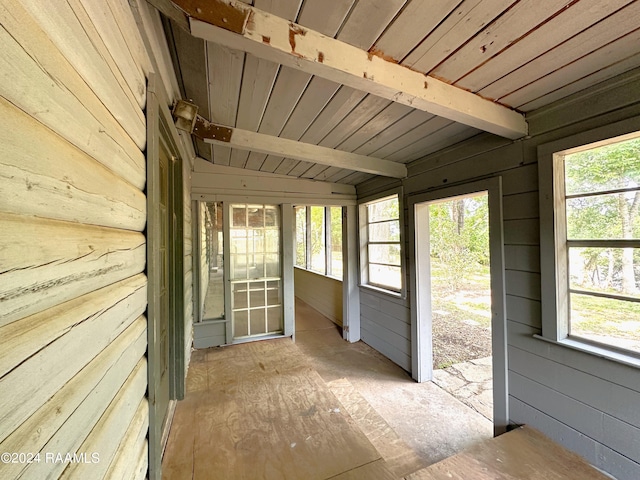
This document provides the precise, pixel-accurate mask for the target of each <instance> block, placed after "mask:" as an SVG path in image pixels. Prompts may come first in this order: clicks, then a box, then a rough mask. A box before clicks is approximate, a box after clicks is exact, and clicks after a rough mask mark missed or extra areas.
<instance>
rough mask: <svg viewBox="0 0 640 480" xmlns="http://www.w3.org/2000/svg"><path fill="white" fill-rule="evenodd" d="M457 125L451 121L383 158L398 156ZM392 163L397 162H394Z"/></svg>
mask: <svg viewBox="0 0 640 480" xmlns="http://www.w3.org/2000/svg"><path fill="white" fill-rule="evenodd" d="M431 120H433V119H431ZM431 120H429V121H431ZM425 123H427V122H425ZM455 123H456V122H453V121H451V122H449V123H447V124H445V125H443V126H442V127H440V128H437V129H435V130H434V131H432V132H429V134H428V135H425V136H424V137H422V138H419V139H417V140H416V141H414V142H411V143H410V144H408V145H404V146H403V147H402V148H399V149H398V150H396V151H394V152H392V153H390V154H389V155H386V156H385V157H383V158H385V159H388V158H389V157H390V156H392V155H395V154H396V153H398V152H399V151H401V150H404V149H406V148H409V147H411V146H413V145H415V144H416V143H418V142H422V141H423V140H425V139H428V138H429V137H431V136H432V135H435V134H436V133H438V132H439V131H440V130H443V129H445V128H449V127H450V126H451V125H454V124H455ZM392 161H395V160H392ZM403 163H404V162H403Z"/></svg>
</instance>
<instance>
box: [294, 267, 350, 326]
mask: <svg viewBox="0 0 640 480" xmlns="http://www.w3.org/2000/svg"><path fill="white" fill-rule="evenodd" d="M293 271H294V276H293V281H294V289H295V295H296V297H298V298H300V299H301V300H302V301H304V302H305V303H307V304H308V305H309V306H311V307H313V308H315V309H316V310H318V311H319V312H320V313H322V314H323V315H324V316H325V317H327V318H328V319H330V320H331V321H332V322H334V323H335V324H336V325H340V326H342V282H341V281H340V280H337V279H335V278H329V277H326V276H324V275H319V274H317V273H313V272H310V271H308V270H303V269H301V268H294V269H293Z"/></svg>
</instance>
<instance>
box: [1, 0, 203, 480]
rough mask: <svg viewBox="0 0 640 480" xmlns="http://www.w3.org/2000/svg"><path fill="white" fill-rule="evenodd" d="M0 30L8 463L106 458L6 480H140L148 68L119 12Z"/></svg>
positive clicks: (70, 10) (97, 11) (131, 24)
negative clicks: (16, 458) (12, 456)
mask: <svg viewBox="0 0 640 480" xmlns="http://www.w3.org/2000/svg"><path fill="white" fill-rule="evenodd" d="M0 23H1V24H2V28H1V29H0V76H1V81H0V143H1V144H2V149H3V154H2V156H1V158H0V224H1V225H2V228H0V451H3V452H34V453H35V452H42V455H44V454H45V452H53V453H62V454H63V455H64V454H66V453H67V452H68V453H71V454H73V453H76V452H77V453H85V454H86V455H87V458H89V459H91V458H92V457H91V454H95V455H96V457H93V458H94V460H95V459H98V460H99V461H98V462H96V463H69V462H45V461H42V462H39V463H38V462H36V463H31V464H26V463H23V464H13V463H3V464H0V477H2V478H3V479H5V478H6V479H12V478H18V477H20V476H22V478H59V477H60V478H96V479H98V478H107V477H108V478H144V477H145V476H146V474H147V463H146V462H147V443H146V437H147V432H148V419H149V417H148V411H149V405H148V402H147V398H146V390H147V363H146V358H145V353H146V350H147V319H146V317H145V311H146V308H147V278H146V276H145V273H144V271H145V262H146V239H145V234H144V231H145V228H146V219H147V212H146V198H145V194H144V190H145V179H146V173H145V162H146V160H145V153H144V151H145V148H146V145H145V142H146V119H145V113H144V109H145V101H146V78H147V75H148V74H149V71H150V68H151V67H150V59H149V57H148V56H147V53H146V49H145V46H144V44H143V41H142V38H141V35H140V34H139V31H138V29H137V27H136V21H135V19H134V17H133V14H132V11H131V9H130V7H129V3H128V2H127V1H126V0H114V1H110V2H105V3H97V2H93V1H88V0H70V1H69V2H63V3H61V4H59V5H56V8H55V9H51V8H44V5H43V4H41V3H38V2H19V1H17V0H0ZM187 171H188V170H187ZM186 205H187V206H188V207H189V208H190V202H186ZM185 213H186V212H185ZM187 218H190V217H189V216H187ZM187 231H188V232H190V229H187ZM189 254H190V250H189ZM187 264H189V263H187ZM185 273H187V272H185ZM185 313H188V312H185ZM187 351H188V350H187Z"/></svg>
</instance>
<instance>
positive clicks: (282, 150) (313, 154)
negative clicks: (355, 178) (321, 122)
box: [193, 115, 407, 178]
mask: <svg viewBox="0 0 640 480" xmlns="http://www.w3.org/2000/svg"><path fill="white" fill-rule="evenodd" d="M193 134H194V135H195V136H196V137H198V138H200V139H202V140H204V141H205V142H207V143H211V144H213V145H222V146H226V147H233V148H238V149H241V150H249V151H252V152H259V153H266V154H268V155H278V156H280V157H285V158H294V159H296V160H303V161H306V162H313V163H319V164H321V165H328V166H330V167H340V168H346V169H349V170H354V171H357V172H365V173H372V174H374V175H382V176H385V177H392V178H405V177H406V176H407V167H406V166H405V165H404V164H402V163H397V162H392V161H390V160H382V159H380V158H374V157H368V156H366V155H358V154H357V153H349V152H344V151H342V150H334V149H333V148H327V147H321V146H318V145H312V144H310V143H303V142H298V141H296V140H289V139H287V138H280V137H274V136H271V135H265V134H263V133H256V132H251V131H249V130H242V129H240V128H233V127H227V126H225V125H218V124H215V123H211V122H209V121H207V120H206V119H204V118H202V117H201V116H200V115H198V116H197V118H196V124H195V128H194V129H193Z"/></svg>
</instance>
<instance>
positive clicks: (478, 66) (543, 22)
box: [434, 0, 624, 90]
mask: <svg viewBox="0 0 640 480" xmlns="http://www.w3.org/2000/svg"><path fill="white" fill-rule="evenodd" d="M579 1H580V0H573V1H571V2H570V3H568V4H567V5H565V6H563V7H562V8H560V9H558V11H556V12H555V13H554V14H553V15H551V16H549V17H547V18H546V19H545V20H544V21H542V22H540V23H539V24H538V25H536V26H535V27H534V28H531V29H530V30H528V31H527V32H526V33H523V34H522V35H520V36H519V37H518V38H516V39H515V40H513V41H512V42H511V43H509V44H508V45H506V46H505V47H503V48H502V49H501V50H499V51H498V52H496V53H495V54H493V55H492V56H491V57H489V58H486V59H484V61H482V63H480V64H478V65H476V66H475V67H473V68H472V69H471V70H469V71H468V72H466V73H465V74H464V75H462V76H461V77H460V78H458V79H456V80H454V81H453V82H452V83H451V84H452V85H456V83H458V82H460V81H461V80H463V79H464V78H465V77H467V76H468V75H471V74H472V73H473V72H475V71H476V70H478V69H479V68H481V67H482V66H483V65H485V64H486V63H487V62H489V61H490V60H492V59H493V58H495V57H497V56H498V55H500V54H502V53H504V52H506V51H507V50H509V49H510V48H511V47H513V46H515V45H516V44H517V43H518V42H519V41H520V40H522V39H523V38H526V37H528V36H529V35H530V34H531V33H532V32H534V31H536V30H538V29H539V28H542V27H543V26H544V25H546V24H547V23H549V22H550V21H552V20H553V19H554V18H556V17H557V16H558V15H560V14H562V13H563V12H564V11H566V10H568V9H569V8H571V7H572V6H574V5H575V4H576V3H578V2H579ZM622 8H624V7H622ZM488 27H489V26H487V28H488ZM587 28H590V26H589V27H586V28H584V29H583V30H581V32H582V31H584V30H586V29H587ZM581 32H578V33H581ZM470 40H471V39H470ZM467 43H468V42H467ZM440 63H442V62H440ZM438 66H440V65H438ZM438 66H436V67H435V68H437V67H438ZM435 68H434V70H435ZM509 73H511V72H509ZM506 75H508V73H507V74H506ZM482 88H484V87H482ZM478 90H481V88H479V89H478Z"/></svg>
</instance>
